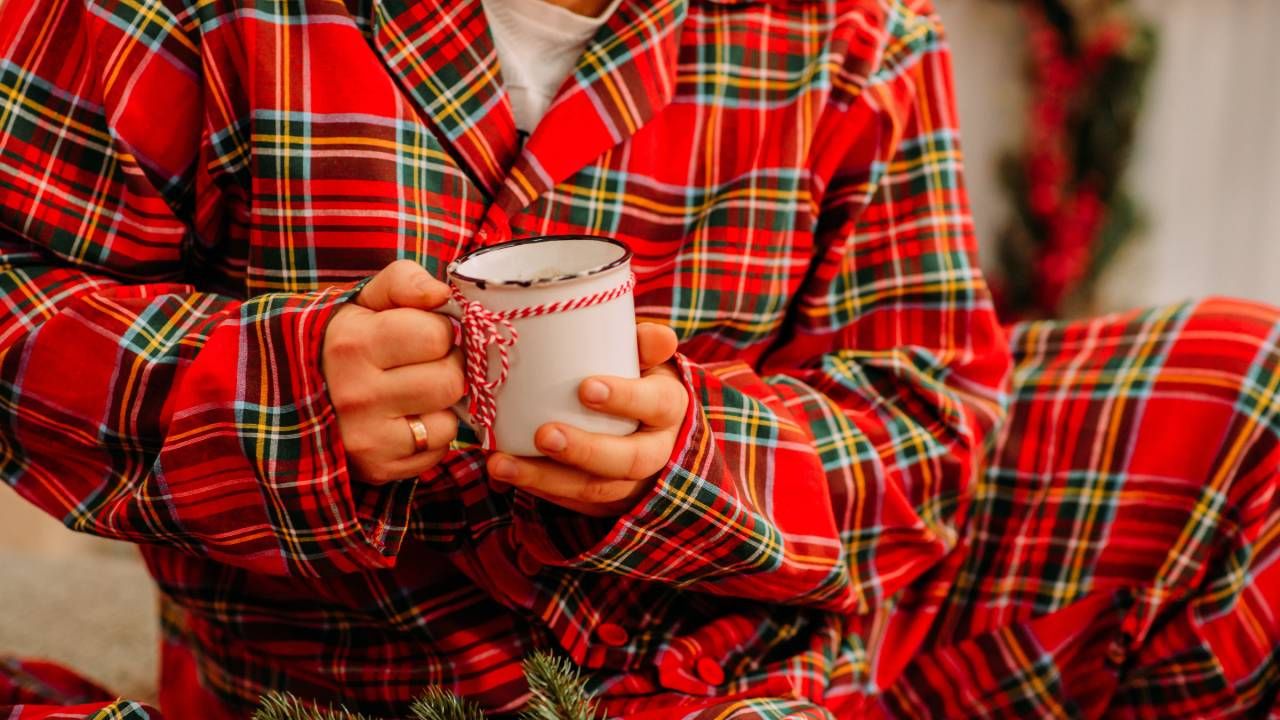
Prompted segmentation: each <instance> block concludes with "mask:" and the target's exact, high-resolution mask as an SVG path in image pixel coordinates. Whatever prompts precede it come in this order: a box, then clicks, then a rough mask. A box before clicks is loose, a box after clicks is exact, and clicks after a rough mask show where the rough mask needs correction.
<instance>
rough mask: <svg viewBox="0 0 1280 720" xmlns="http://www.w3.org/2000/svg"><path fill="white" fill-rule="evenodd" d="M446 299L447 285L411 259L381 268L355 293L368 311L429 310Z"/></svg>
mask: <svg viewBox="0 0 1280 720" xmlns="http://www.w3.org/2000/svg"><path fill="white" fill-rule="evenodd" d="M448 298H449V286H448V285H445V284H444V283H442V282H440V281H439V280H437V279H435V278H434V277H432V276H431V273H429V272H427V269H426V268H424V267H422V266H421V265H419V264H418V263H416V262H413V261H412V260H397V261H395V262H393V263H391V264H390V265H388V266H386V267H385V268H383V269H382V270H381V271H379V272H378V274H377V275H374V276H373V279H372V280H370V281H369V283H368V284H367V285H365V286H364V288H363V289H362V290H361V291H360V294H359V295H357V296H356V303H357V304H359V305H360V306H361V307H366V308H369V309H370V310H390V309H391V308H395V307H406V308H418V309H419V310H430V309H432V308H435V307H437V306H439V305H440V304H441V303H443V302H444V301H445V300H447V299H448Z"/></svg>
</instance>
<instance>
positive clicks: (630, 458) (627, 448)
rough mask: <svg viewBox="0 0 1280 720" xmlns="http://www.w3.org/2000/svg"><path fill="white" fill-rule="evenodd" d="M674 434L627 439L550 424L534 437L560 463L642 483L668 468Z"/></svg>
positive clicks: (637, 435) (646, 434)
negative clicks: (665, 467) (664, 467)
mask: <svg viewBox="0 0 1280 720" xmlns="http://www.w3.org/2000/svg"><path fill="white" fill-rule="evenodd" d="M674 440H675V432H674V431H673V430H642V431H640V432H636V433H632V434H631V435H627V436H625V437H618V436H616V435H601V434H599V433H591V432H587V431H585V430H581V429H579V428H576V427H572V426H570V425H562V424H559V423H547V424H546V425H543V426H542V427H540V428H538V431H537V432H536V433H534V436H533V442H534V444H535V445H537V446H538V449H539V450H541V451H542V452H544V453H546V454H547V456H549V457H551V458H553V459H555V460H556V461H558V462H560V463H562V464H565V465H569V466H572V467H575V468H578V469H579V470H582V471H584V472H587V473H589V474H593V475H599V476H601V477H611V478H631V479H633V480H642V479H645V478H648V477H651V476H653V474H654V473H656V472H658V471H659V470H661V469H662V468H663V466H665V465H666V464H667V460H668V459H669V458H670V456H671V448H672V446H673V445H674Z"/></svg>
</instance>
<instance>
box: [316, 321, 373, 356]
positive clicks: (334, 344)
mask: <svg viewBox="0 0 1280 720" xmlns="http://www.w3.org/2000/svg"><path fill="white" fill-rule="evenodd" d="M334 330H335V332H330V333H328V334H327V335H326V336H325V343H324V354H325V358H326V359H327V360H330V361H334V362H349V361H351V360H355V359H357V358H359V357H360V356H361V355H363V354H364V343H363V342H361V339H360V337H359V335H358V334H357V333H355V332H351V331H350V330H349V329H348V328H346V327H345V326H344V327H342V328H334Z"/></svg>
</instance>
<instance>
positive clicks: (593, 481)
mask: <svg viewBox="0 0 1280 720" xmlns="http://www.w3.org/2000/svg"><path fill="white" fill-rule="evenodd" d="M636 341H637V345H638V348H639V351H640V370H641V373H640V377H639V378H638V379H635V380H627V379H623V378H618V377H606V376H598V377H591V378H587V379H586V380H583V381H582V384H581V385H579V386H578V398H579V399H580V400H581V401H582V404H583V405H585V406H587V407H589V408H591V409H593V410H599V411H601V412H605V413H609V414H610V415H617V416H619V417H625V418H632V419H635V420H639V421H640V429H638V430H636V431H635V432H634V433H632V434H631V435H627V436H625V437H616V436H613V435H601V434H598V433H590V432H586V431H585V430H580V429H578V428H575V427H572V426H569V425H565V424H563V423H547V424H546V425H543V426H542V427H540V428H538V432H537V433H536V434H535V435H534V438H533V441H534V443H535V444H536V445H537V446H538V449H539V450H541V451H542V452H544V453H546V455H547V459H543V458H519V457H514V456H512V455H507V454H505V453H494V454H492V455H490V456H489V460H488V463H487V465H488V468H489V477H491V478H493V479H494V480H496V481H499V482H503V483H509V484H511V485H514V486H516V487H518V488H521V489H523V490H525V491H526V492H529V493H532V494H533V495H537V496H538V497H540V498H542V499H544V500H546V501H548V502H552V503H555V504H556V505H560V506H562V507H565V508H568V509H570V510H574V511H576V512H580V513H582V514H584V515H592V516H595V517H614V516H617V515H621V514H622V513H624V512H626V511H627V510H629V509H630V508H631V506H632V505H633V504H635V501H636V500H638V499H639V498H640V497H641V496H642V495H644V494H645V492H647V491H648V490H649V488H651V487H652V486H653V483H654V482H655V481H656V479H657V478H656V474H657V472H658V471H659V470H661V469H662V468H663V466H665V465H666V464H667V460H668V459H669V458H670V457H671V452H672V450H673V449H674V448H675V443H676V433H677V432H679V430H680V423H681V421H682V420H684V415H685V411H686V410H687V409H688V406H689V393H688V392H687V391H686V390H685V387H684V383H682V382H680V378H679V377H678V376H677V375H676V372H675V370H674V369H672V368H671V367H670V366H669V365H667V364H666V362H667V361H668V360H670V359H671V356H672V355H674V354H675V351H676V344H677V340H676V334H675V333H674V332H672V330H671V328H668V327H665V326H663V325H655V324H651V323H640V324H639V325H637V326H636Z"/></svg>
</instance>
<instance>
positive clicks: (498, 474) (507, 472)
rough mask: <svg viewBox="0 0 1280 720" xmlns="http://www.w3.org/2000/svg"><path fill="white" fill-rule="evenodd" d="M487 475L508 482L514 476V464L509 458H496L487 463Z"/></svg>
mask: <svg viewBox="0 0 1280 720" xmlns="http://www.w3.org/2000/svg"><path fill="white" fill-rule="evenodd" d="M489 474H490V475H492V476H493V477H495V478H498V479H501V480H510V479H512V478H514V477H515V476H516V464H515V463H514V462H512V461H511V458H506V457H502V456H499V457H496V458H494V459H493V462H492V463H489Z"/></svg>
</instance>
